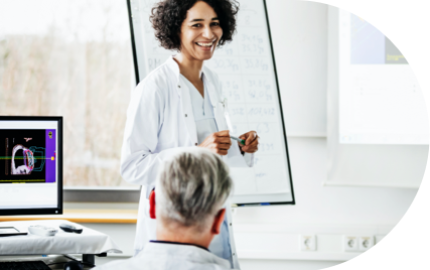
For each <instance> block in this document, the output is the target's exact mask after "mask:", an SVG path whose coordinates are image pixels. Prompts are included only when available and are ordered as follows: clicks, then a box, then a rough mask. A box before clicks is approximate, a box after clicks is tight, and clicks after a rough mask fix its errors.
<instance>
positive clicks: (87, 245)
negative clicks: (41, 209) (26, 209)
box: [0, 220, 122, 255]
mask: <svg viewBox="0 0 430 270" xmlns="http://www.w3.org/2000/svg"><path fill="white" fill-rule="evenodd" d="M62 223H69V224H72V225H75V226H76V227H78V228H83V229H84V230H83V232H82V233H81V234H75V233H66V232H64V231H63V230H61V229H60V228H59V225H60V224H62ZM30 225H43V226H48V227H54V228H56V229H58V233H57V234H56V235H55V236H51V237H42V236H37V235H32V234H29V235H21V236H10V237H0V255H33V254H35V255H36V254H37V255H39V254H100V253H122V251H121V250H120V249H119V247H118V245H117V244H115V242H113V240H112V239H111V238H110V237H109V236H108V235H106V234H104V233H100V232H97V231H95V230H92V229H89V228H87V227H84V226H81V225H80V224H76V223H73V222H69V221H65V220H35V221H16V222H0V227H6V226H13V227H15V228H17V229H18V230H20V231H27V232H28V227H29V226H30Z"/></svg>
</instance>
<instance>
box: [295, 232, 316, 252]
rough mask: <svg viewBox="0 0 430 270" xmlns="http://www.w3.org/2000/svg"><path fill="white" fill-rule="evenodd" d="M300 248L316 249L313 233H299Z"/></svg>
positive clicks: (303, 249) (306, 249) (304, 249)
mask: <svg viewBox="0 0 430 270" xmlns="http://www.w3.org/2000/svg"><path fill="white" fill-rule="evenodd" d="M299 239H300V250H301V251H316V250H317V237H316V236H315V235H314V234H307V235H304V234H302V235H300V237H299Z"/></svg>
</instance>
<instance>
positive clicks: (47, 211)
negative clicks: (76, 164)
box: [0, 116, 63, 216]
mask: <svg viewBox="0 0 430 270" xmlns="http://www.w3.org/2000/svg"><path fill="white" fill-rule="evenodd" d="M0 121H56V122H57V139H58V145H57V153H56V157H57V165H58V167H57V171H58V174H57V176H58V178H57V183H58V184H57V189H58V190H57V194H58V196H57V207H56V208H32V209H0V216H16V215H60V214H63V117H62V116H0Z"/></svg>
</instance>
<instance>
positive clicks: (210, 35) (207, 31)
mask: <svg viewBox="0 0 430 270" xmlns="http://www.w3.org/2000/svg"><path fill="white" fill-rule="evenodd" d="M203 37H205V38H207V39H212V38H213V37H214V33H213V31H212V29H211V28H210V27H209V26H208V27H205V28H204V29H203Z"/></svg>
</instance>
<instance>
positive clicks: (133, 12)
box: [127, 0, 296, 206]
mask: <svg viewBox="0 0 430 270" xmlns="http://www.w3.org/2000/svg"><path fill="white" fill-rule="evenodd" d="M136 1H137V0H127V8H128V17H129V23H130V34H131V47H132V52H133V66H134V71H135V73H134V76H135V79H136V86H137V85H138V84H139V82H140V80H141V78H142V79H143V78H144V77H145V75H146V73H147V72H146V70H145V69H146V67H145V64H144V62H143V61H144V60H143V59H144V57H143V48H144V47H143V42H142V40H143V35H142V33H143V29H142V27H141V24H140V20H141V18H140V15H139V6H138V4H137V3H136ZM261 1H263V5H264V14H265V17H266V25H267V32H268V36H269V44H270V51H271V55H272V64H273V71H274V73H275V74H274V75H275V81H276V90H277V93H278V102H279V110H280V116H281V122H282V132H283V135H284V143H285V152H286V155H287V157H286V158H287V166H288V175H289V178H290V188H291V198H292V200H291V201H275V202H267V201H264V202H258V201H255V202H252V203H249V202H247V203H240V202H237V199H234V201H235V204H234V205H235V206H270V205H284V204H291V205H295V204H296V199H295V196H294V187H293V177H292V173H291V165H290V156H289V152H288V143H287V133H286V130H285V121H284V113H283V110H282V100H281V92H280V89H279V80H278V72H277V70H276V62H275V54H274V50H273V42H272V34H271V32H270V24H269V15H268V12H267V4H266V0H261ZM138 48H142V49H140V50H139V49H138ZM139 59H141V60H140V62H139ZM239 197H240V196H239Z"/></svg>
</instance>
